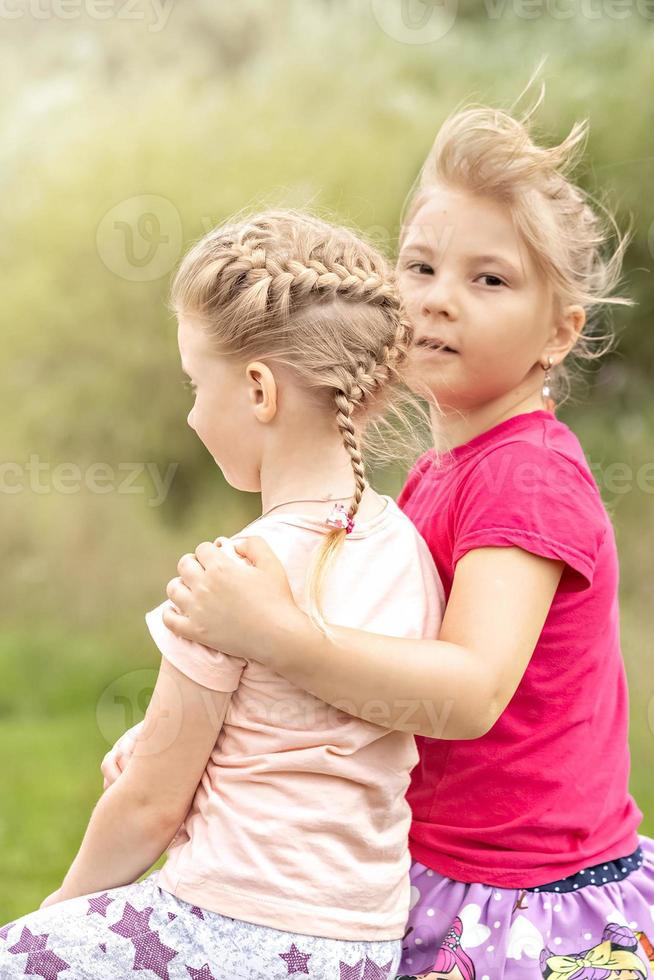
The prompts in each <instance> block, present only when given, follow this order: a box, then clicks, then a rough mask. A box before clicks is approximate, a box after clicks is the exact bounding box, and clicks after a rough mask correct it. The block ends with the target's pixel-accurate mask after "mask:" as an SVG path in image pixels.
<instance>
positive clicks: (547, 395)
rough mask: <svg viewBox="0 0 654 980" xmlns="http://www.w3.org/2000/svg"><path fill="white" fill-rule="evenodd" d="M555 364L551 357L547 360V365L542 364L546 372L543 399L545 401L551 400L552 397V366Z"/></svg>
mask: <svg viewBox="0 0 654 980" xmlns="http://www.w3.org/2000/svg"><path fill="white" fill-rule="evenodd" d="M553 364H554V358H553V357H552V356H551V355H549V356H548V358H547V364H546V365H545V364H541V367H542V368H543V370H544V371H545V377H544V378H543V398H544V399H545V400H547V399H551V397H552V375H551V373H550V372H551V370H552V365H553Z"/></svg>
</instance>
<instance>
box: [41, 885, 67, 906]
mask: <svg viewBox="0 0 654 980" xmlns="http://www.w3.org/2000/svg"><path fill="white" fill-rule="evenodd" d="M60 891H61V889H60V888H57V890H56V892H53V893H52V895H48V897H47V898H44V899H43V901H42V902H41V904H40V905H39V908H40V909H45V908H47V907H48V905H56V904H57V902H61V901H63V899H61V898H60V897H59V892H60Z"/></svg>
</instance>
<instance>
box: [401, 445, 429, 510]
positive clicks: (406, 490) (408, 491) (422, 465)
mask: <svg viewBox="0 0 654 980" xmlns="http://www.w3.org/2000/svg"><path fill="white" fill-rule="evenodd" d="M433 460H434V450H433V449H429V450H428V451H427V452H425V453H423V454H422V456H419V457H418V459H417V460H416V462H415V463H414V464H413V466H412V467H411V469H410V470H409V475H408V476H407V478H406V481H405V483H404V486H403V487H402V490H401V491H400V494H399V496H398V498H397V503H398V506H399V507H403V506H404V504H405V503H406V502H407V500H409V498H410V497H411V495H412V494H413V492H414V491H415V489H416V487H417V486H418V484H419V483H420V481H421V480H422V478H423V476H424V475H425V473H426V472H427V471H428V470H429V469H430V468H431V466H432V464H433Z"/></svg>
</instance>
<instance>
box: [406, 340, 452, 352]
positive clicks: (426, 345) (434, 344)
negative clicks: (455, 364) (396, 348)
mask: <svg viewBox="0 0 654 980" xmlns="http://www.w3.org/2000/svg"><path fill="white" fill-rule="evenodd" d="M415 346H416V347H420V348H422V349H423V350H428V351H431V352H432V353H437V354H458V353H459V352H458V350H454V348H453V347H448V346H447V344H444V343H443V342H442V341H441V340H436V339H434V340H431V339H430V338H428V337H422V338H421V339H420V340H418V341H416V345H415Z"/></svg>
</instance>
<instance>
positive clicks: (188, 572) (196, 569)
mask: <svg viewBox="0 0 654 980" xmlns="http://www.w3.org/2000/svg"><path fill="white" fill-rule="evenodd" d="M177 571H178V572H179V575H180V578H182V579H184V581H185V582H187V584H188V585H192V584H193V582H194V581H195V579H197V578H198V577H199V576H200V575H202V572H203V571H204V566H203V565H201V564H200V562H199V561H198V559H197V557H196V556H195V554H193V555H191V554H186V555H182V557H181V558H180V559H179V561H178V562H177Z"/></svg>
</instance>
